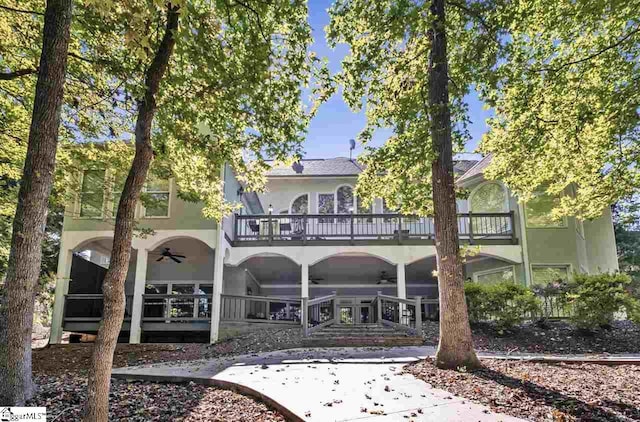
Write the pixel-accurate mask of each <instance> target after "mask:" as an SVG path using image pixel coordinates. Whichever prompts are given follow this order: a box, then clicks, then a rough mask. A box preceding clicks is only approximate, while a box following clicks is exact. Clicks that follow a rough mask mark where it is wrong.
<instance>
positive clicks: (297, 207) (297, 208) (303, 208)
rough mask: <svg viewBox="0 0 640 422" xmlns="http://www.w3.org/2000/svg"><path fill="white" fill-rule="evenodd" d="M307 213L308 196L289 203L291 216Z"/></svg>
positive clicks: (301, 196) (302, 196)
mask: <svg viewBox="0 0 640 422" xmlns="http://www.w3.org/2000/svg"><path fill="white" fill-rule="evenodd" d="M308 212H309V195H308V194H306V193H305V194H304V195H300V196H298V197H297V198H296V199H294V200H293V202H292V203H291V214H307V213H308Z"/></svg>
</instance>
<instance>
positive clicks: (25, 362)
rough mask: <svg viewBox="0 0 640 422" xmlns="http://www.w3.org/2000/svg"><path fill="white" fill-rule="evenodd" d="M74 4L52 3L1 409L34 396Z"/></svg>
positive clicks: (2, 355) (2, 311) (3, 343)
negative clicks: (34, 353) (35, 337)
mask: <svg viewBox="0 0 640 422" xmlns="http://www.w3.org/2000/svg"><path fill="white" fill-rule="evenodd" d="M71 5H72V0H49V1H48V2H47V8H46V11H45V15H44V31H43V42H42V52H41V54H40V66H39V71H38V81H37V83H36V92H35V101H34V105H33V114H32V117H31V128H30V129H29V145H28V147H27V156H26V160H25V163H24V172H23V175H22V181H21V183H20V191H19V193H18V206H17V208H16V215H15V218H14V220H13V235H12V238H11V251H10V253H9V263H8V267H7V278H6V283H5V292H4V294H3V295H2V297H0V405H14V406H16V405H23V404H24V402H25V401H26V400H29V399H30V398H31V397H32V396H33V382H32V379H31V330H32V326H33V309H34V301H35V293H36V286H37V283H38V277H39V276H40V263H41V261H42V241H43V238H44V228H45V224H46V220H47V207H48V202H49V194H50V193H51V186H52V185H53V177H54V172H55V166H56V150H57V147H58V128H59V126H60V112H61V109H62V99H63V89H64V81H65V72H66V68H67V51H68V47H69V28H70V25H71Z"/></svg>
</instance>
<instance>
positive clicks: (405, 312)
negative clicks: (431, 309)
mask: <svg viewBox="0 0 640 422" xmlns="http://www.w3.org/2000/svg"><path fill="white" fill-rule="evenodd" d="M372 304H373V309H374V318H373V319H374V322H376V323H378V324H382V325H387V326H391V327H394V328H398V329H401V330H405V331H408V332H410V333H412V334H414V335H416V336H421V335H422V298H421V297H420V296H417V297H416V298H415V299H413V300H410V299H401V298H398V297H395V296H387V295H383V294H382V293H381V292H378V295H377V296H376V298H375V299H374V300H373V302H372Z"/></svg>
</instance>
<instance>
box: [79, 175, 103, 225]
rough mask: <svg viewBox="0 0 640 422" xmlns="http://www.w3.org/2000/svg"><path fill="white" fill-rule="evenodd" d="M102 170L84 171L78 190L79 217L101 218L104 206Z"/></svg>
mask: <svg viewBox="0 0 640 422" xmlns="http://www.w3.org/2000/svg"><path fill="white" fill-rule="evenodd" d="M104 175H105V171H104V170H85V171H84V172H83V173H82V187H81V189H80V198H79V202H80V204H79V205H80V213H79V214H80V217H85V218H98V217H102V208H103V205H104Z"/></svg>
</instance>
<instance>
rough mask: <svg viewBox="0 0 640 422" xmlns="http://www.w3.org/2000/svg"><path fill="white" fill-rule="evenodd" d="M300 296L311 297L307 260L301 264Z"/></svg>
mask: <svg viewBox="0 0 640 422" xmlns="http://www.w3.org/2000/svg"><path fill="white" fill-rule="evenodd" d="M300 285H301V286H302V287H301V288H300V297H307V298H308V297H309V264H307V263H306V262H305V263H303V264H302V265H301V271H300Z"/></svg>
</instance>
